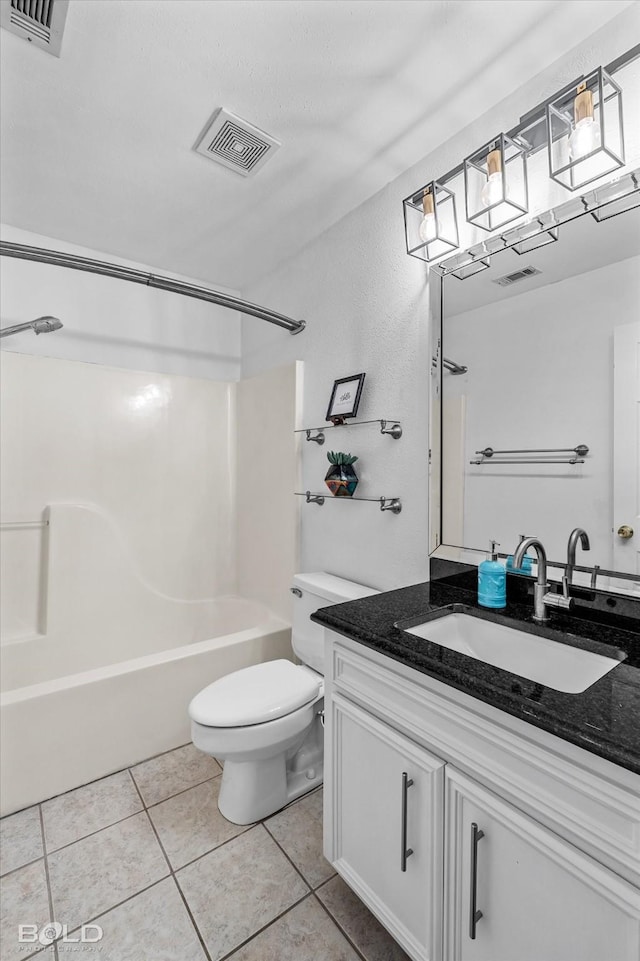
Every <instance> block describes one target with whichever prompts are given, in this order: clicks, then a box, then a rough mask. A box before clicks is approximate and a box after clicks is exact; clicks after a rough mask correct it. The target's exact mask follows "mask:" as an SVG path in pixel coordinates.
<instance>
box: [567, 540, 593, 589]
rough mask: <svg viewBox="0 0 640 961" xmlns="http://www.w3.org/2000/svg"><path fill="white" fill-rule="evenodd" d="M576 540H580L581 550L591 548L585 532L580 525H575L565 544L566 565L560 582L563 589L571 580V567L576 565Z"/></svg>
mask: <svg viewBox="0 0 640 961" xmlns="http://www.w3.org/2000/svg"><path fill="white" fill-rule="evenodd" d="M578 541H580V544H581V545H582V550H583V551H588V550H590V549H591V544H590V543H589V535H588V534H587V532H586V531H584V530H583V529H582V528H581V527H575V528H574V529H573V530H572V531H571V533H570V534H569V543H568V544H567V566H566V569H565V576H564V577H563V578H562V584H563V587H564V588H565V590H566V587H568V586H569V585H570V584H571V583H572V581H573V569H574V567H575V566H576V548H577V546H578Z"/></svg>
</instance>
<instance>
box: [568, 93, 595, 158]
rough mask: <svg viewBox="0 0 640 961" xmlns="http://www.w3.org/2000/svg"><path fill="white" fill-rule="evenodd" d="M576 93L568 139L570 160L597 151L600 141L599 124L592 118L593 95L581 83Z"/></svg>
mask: <svg viewBox="0 0 640 961" xmlns="http://www.w3.org/2000/svg"><path fill="white" fill-rule="evenodd" d="M576 93H577V97H576V98H575V100H574V101H573V120H574V125H573V132H572V133H571V136H570V137H569V156H570V157H571V159H572V160H579V159H580V157H586V156H587V155H588V154H590V153H591V152H592V150H597V149H598V147H599V146H600V140H601V136H600V124H599V123H598V121H597V120H596V119H595V116H594V107H593V94H592V93H591V91H590V90H587V85H586V83H581V84H580V85H579V87H578V88H577V90H576Z"/></svg>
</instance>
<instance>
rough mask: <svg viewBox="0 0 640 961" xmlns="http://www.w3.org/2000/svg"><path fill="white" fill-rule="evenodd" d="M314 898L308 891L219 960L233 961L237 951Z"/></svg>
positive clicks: (311, 892)
mask: <svg viewBox="0 0 640 961" xmlns="http://www.w3.org/2000/svg"><path fill="white" fill-rule="evenodd" d="M312 896H313V891H307V892H306V893H305V894H303V895H302V897H300V898H298V900H297V901H294V902H293V904H290V905H289V907H288V908H285V909H284V911H281V912H280V914H278V915H277V916H276V917H275V918H272V919H271V921H268V922H267V924H263V925H262V927H261V928H258V930H257V931H254V932H253V934H251V935H250V936H249V937H248V938H245V940H244V941H241V942H240V944H237V945H236V946H235V948H232V949H231V951H229V952H228V954H223V955H222V957H220V958H219V959H218V961H229V959H233V955H234V954H235V953H236V952H237V951H241V950H242V948H244V947H246V945H247V944H249V943H250V942H251V941H253V940H254V939H255V938H257V937H258V935H260V934H262V932H263V931H266V930H267V929H268V928H270V927H271V926H272V925H274V924H276V923H277V922H278V921H280V920H281V919H282V918H284V917H285V915H287V914H289V912H290V911H293V910H294V908H297V907H298V906H299V905H301V904H302V902H303V901H306V900H307V898H310V897H312Z"/></svg>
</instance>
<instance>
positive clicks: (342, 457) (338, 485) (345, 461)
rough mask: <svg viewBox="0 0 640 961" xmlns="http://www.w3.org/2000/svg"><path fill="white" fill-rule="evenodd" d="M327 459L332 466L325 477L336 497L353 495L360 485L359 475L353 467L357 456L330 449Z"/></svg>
mask: <svg viewBox="0 0 640 961" xmlns="http://www.w3.org/2000/svg"><path fill="white" fill-rule="evenodd" d="M327 459H328V461H329V463H330V464H331V467H330V468H329V470H328V471H327V474H326V477H325V479H324V482H325V484H326V485H327V487H328V488H329V490H330V491H331V493H332V494H333V496H334V497H352V496H353V494H354V491H355V489H356V487H357V486H358V475H357V474H356V472H355V470H354V469H353V465H354V464H355V462H356V461H357V459H358V458H357V457H354V456H353V454H343V453H342V451H338V452H335V451H332V450H331V451H329V453H328V454H327Z"/></svg>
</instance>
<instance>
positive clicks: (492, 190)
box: [480, 149, 504, 207]
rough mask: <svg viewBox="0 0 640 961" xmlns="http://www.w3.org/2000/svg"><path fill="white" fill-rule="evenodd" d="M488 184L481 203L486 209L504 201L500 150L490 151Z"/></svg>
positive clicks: (485, 186)
mask: <svg viewBox="0 0 640 961" xmlns="http://www.w3.org/2000/svg"><path fill="white" fill-rule="evenodd" d="M487 174H488V176H487V182H486V184H485V185H484V187H483V188H482V191H481V193H480V201H481V203H482V204H483V205H484V206H485V207H491V206H493V204H497V203H500V201H501V200H504V194H503V186H504V184H503V181H502V155H501V153H500V151H499V150H497V149H493V150H490V151H489V153H488V154H487Z"/></svg>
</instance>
